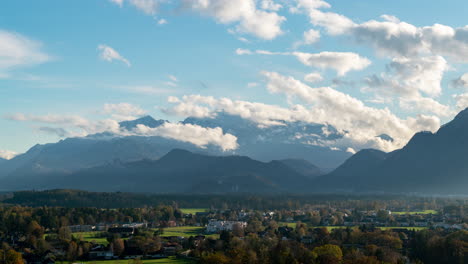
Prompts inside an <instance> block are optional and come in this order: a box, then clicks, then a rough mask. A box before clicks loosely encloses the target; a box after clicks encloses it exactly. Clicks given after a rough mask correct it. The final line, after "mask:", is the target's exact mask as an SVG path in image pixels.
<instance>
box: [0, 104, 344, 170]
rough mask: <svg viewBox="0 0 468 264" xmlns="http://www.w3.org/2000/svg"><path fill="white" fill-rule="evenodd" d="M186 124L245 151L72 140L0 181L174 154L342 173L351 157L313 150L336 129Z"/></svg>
mask: <svg viewBox="0 0 468 264" xmlns="http://www.w3.org/2000/svg"><path fill="white" fill-rule="evenodd" d="M166 122H168V121H166V120H156V119H154V118H152V117H151V116H145V117H142V118H139V119H136V120H132V121H124V122H121V123H120V127H121V128H124V129H127V130H132V129H134V128H135V127H136V126H137V125H138V124H142V125H145V126H148V127H152V128H154V127H158V126H160V125H162V124H164V123H166ZM183 123H185V124H197V125H201V126H204V127H221V128H223V131H224V132H225V133H231V134H233V135H235V136H236V137H237V138H238V142H239V148H238V149H236V150H235V151H229V152H223V151H221V150H220V149H219V148H217V147H214V146H208V147H207V148H204V149H202V148H199V147H197V146H195V145H192V144H190V143H183V142H180V141H176V140H171V139H166V138H162V137H137V136H127V137H122V136H119V135H114V134H112V133H109V132H105V133H99V134H93V135H89V136H87V137H83V138H67V139H64V140H60V141H59V142H57V143H51V144H44V145H36V146H34V147H32V148H31V149H30V150H29V151H27V152H26V153H24V154H22V155H18V156H17V157H15V158H13V159H11V160H9V161H7V162H2V163H3V165H2V166H0V179H1V178H3V177H6V176H8V175H30V174H48V173H54V172H57V173H62V172H63V173H72V172H75V171H78V170H81V169H85V168H92V167H96V166H101V165H105V164H108V163H112V162H114V160H119V161H121V162H131V161H137V160H142V159H149V160H156V159H159V158H161V157H162V156H163V155H165V154H167V153H168V152H169V151H170V150H172V149H174V148H181V149H187V150H189V151H193V152H198V153H205V154H211V155H219V156H222V155H243V156H249V157H251V158H253V159H256V160H260V161H264V162H267V161H271V160H281V159H289V158H292V159H305V160H307V161H309V162H312V163H313V164H317V165H318V166H319V167H321V168H336V167H337V166H338V165H339V164H341V163H342V162H343V161H344V160H346V158H348V157H349V156H350V155H351V154H350V153H347V152H345V151H338V150H331V149H330V148H328V147H321V146H316V145H313V144H311V142H312V143H313V140H317V139H336V138H339V137H341V135H340V134H339V133H338V132H337V131H336V129H334V128H333V127H331V126H325V125H320V124H307V123H301V122H293V123H286V122H283V124H281V125H277V126H271V127H259V126H258V125H257V124H256V123H254V122H251V121H249V120H245V119H243V118H240V117H237V116H232V115H228V114H225V113H219V114H218V115H217V116H216V117H215V118H187V119H186V120H184V121H183Z"/></svg>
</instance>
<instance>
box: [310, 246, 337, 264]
mask: <svg viewBox="0 0 468 264" xmlns="http://www.w3.org/2000/svg"><path fill="white" fill-rule="evenodd" d="M312 254H313V255H314V257H315V259H317V260H318V262H319V263H321V264H335V263H340V262H341V260H342V259H343V252H342V251H341V248H340V247H339V246H337V245H330V244H326V245H323V246H320V247H316V248H314V249H313V250H312Z"/></svg>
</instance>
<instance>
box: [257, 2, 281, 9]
mask: <svg viewBox="0 0 468 264" xmlns="http://www.w3.org/2000/svg"><path fill="white" fill-rule="evenodd" d="M260 7H261V8H262V9H265V10H269V11H279V10H280V9H281V8H283V6H282V5H280V4H278V3H275V2H274V1H273V0H262V1H261V2H260Z"/></svg>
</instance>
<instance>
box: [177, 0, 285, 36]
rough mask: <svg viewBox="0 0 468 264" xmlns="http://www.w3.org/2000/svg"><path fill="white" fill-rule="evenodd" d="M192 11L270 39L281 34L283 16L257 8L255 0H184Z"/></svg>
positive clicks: (239, 30) (242, 30) (237, 29)
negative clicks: (234, 24)
mask: <svg viewBox="0 0 468 264" xmlns="http://www.w3.org/2000/svg"><path fill="white" fill-rule="evenodd" d="M184 3H185V6H186V7H187V8H189V9H191V10H193V11H196V12H199V13H201V14H204V15H207V16H211V17H214V18H215V20H216V21H217V22H219V23H221V24H233V23H236V24H237V25H236V31H237V32H239V33H247V34H252V35H254V36H256V37H258V38H261V39H267V40H271V39H274V38H276V37H277V36H279V35H281V34H282V33H283V31H282V30H281V24H282V23H283V21H285V20H286V18H285V17H283V16H280V15H278V14H277V13H275V12H267V11H264V10H261V9H258V8H257V6H256V4H257V3H256V1H255V0H237V1H231V0H184Z"/></svg>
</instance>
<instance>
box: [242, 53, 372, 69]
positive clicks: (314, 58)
mask: <svg viewBox="0 0 468 264" xmlns="http://www.w3.org/2000/svg"><path fill="white" fill-rule="evenodd" d="M236 54H237V55H252V54H260V55H284V56H295V57H296V58H297V59H298V60H299V61H300V62H301V63H302V64H304V65H307V66H311V67H315V68H320V69H333V70H335V71H336V72H337V73H338V75H339V76H344V75H346V73H348V72H349V71H359V70H363V69H365V68H367V66H369V65H370V64H371V61H370V60H369V59H368V58H365V57H361V56H360V55H359V54H356V53H353V52H331V51H323V52H320V53H305V52H297V51H296V52H273V51H268V50H255V51H251V50H248V49H237V50H236Z"/></svg>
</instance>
